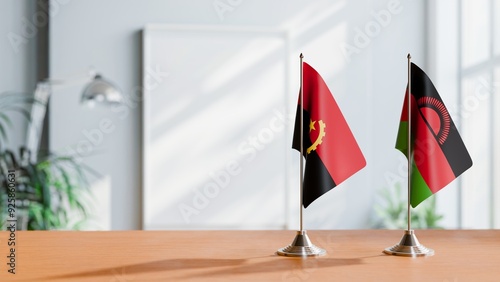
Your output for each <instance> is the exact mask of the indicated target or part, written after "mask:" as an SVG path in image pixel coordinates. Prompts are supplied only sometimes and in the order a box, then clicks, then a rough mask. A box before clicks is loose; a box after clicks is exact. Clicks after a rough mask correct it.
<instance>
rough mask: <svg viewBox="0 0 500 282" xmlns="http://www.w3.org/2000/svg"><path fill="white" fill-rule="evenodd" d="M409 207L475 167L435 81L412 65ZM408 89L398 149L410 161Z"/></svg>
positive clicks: (414, 205) (397, 142)
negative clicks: (409, 152)
mask: <svg viewBox="0 0 500 282" xmlns="http://www.w3.org/2000/svg"><path fill="white" fill-rule="evenodd" d="M411 94H412V95H411V129H412V132H411V139H412V140H411V143H412V150H411V154H412V155H413V162H412V173H411V191H410V203H411V206H412V207H416V206H417V205H418V204H420V203H421V202H422V201H424V200H425V199H427V198H428V197H430V196H431V195H432V194H434V193H436V192H437V191H439V190H441V189H442V188H443V187H445V186H446V185H448V184H449V183H450V182H451V181H453V180H454V179H455V178H457V177H458V176H459V175H460V174H462V173H463V172H464V171H466V170H467V169H469V168H470V167H471V166H472V159H471V157H470V156H469V153H468V152H467V149H466V148H465V145H464V142H463V141H462V138H461V137H460V135H459V134H458V131H457V128H456V127H455V124H454V123H453V120H452V119H451V117H450V114H449V112H448V110H447V109H446V107H445V105H444V103H443V100H441V97H440V96H439V94H438V92H437V90H436V88H435V87H434V85H433V84H432V81H431V80H430V79H429V77H427V75H426V74H425V72H424V71H422V70H421V69H420V68H419V67H418V66H417V65H415V64H413V63H412V64H411ZM407 101H408V88H407V89H406V97H405V102H404V106H403V112H402V114H401V122H400V124H399V132H398V137H397V140H396V149H398V150H400V151H401V152H403V154H405V156H406V157H408V102H407Z"/></svg>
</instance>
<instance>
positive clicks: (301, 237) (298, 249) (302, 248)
mask: <svg viewBox="0 0 500 282" xmlns="http://www.w3.org/2000/svg"><path fill="white" fill-rule="evenodd" d="M303 58H304V56H303V55H302V53H301V54H300V230H299V231H297V235H296V236H295V239H294V240H293V242H292V243H291V244H290V245H288V246H286V247H284V248H281V249H279V250H278V251H277V254H278V255H280V256H289V257H311V256H322V255H325V254H326V251H325V250H323V249H321V248H319V247H317V246H315V245H314V244H313V243H311V240H310V239H309V237H308V236H307V231H306V230H304V229H303V224H302V211H303V209H304V207H303V196H304V152H303V150H304V91H303V90H304V89H303V88H304V87H303V86H304V85H303V70H302V67H303V64H302V60H303Z"/></svg>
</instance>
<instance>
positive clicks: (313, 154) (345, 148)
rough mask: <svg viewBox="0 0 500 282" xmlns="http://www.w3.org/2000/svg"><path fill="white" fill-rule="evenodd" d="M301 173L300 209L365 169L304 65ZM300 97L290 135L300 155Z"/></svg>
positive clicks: (320, 84)
mask: <svg viewBox="0 0 500 282" xmlns="http://www.w3.org/2000/svg"><path fill="white" fill-rule="evenodd" d="M302 79H303V85H302V87H303V89H304V105H303V108H304V122H303V126H304V150H303V152H304V158H305V159H306V166H305V172H304V190H303V205H304V207H306V208H307V206H309V205H310V204H311V203H312V202H313V201H314V200H316V199H317V198H319V197H320V196H321V195H323V194H324V193H326V192H328V191H329V190H330V189H332V188H333V187H335V186H337V185H339V184H340V183H341V182H342V181H344V180H346V179H347V178H349V177H350V176H351V175H353V174H354V173H356V172H357V171H359V170H360V169H362V168H363V167H364V166H365V165H366V161H365V158H364V157H363V154H362V153H361V150H360V149H359V146H358V144H357V143H356V140H355V139H354V136H353V135H352V132H351V130H350V129H349V126H348V125H347V122H346V121H345V119H344V116H343V115H342V113H341V112H340V109H339V106H338V105H337V103H336V102H335V100H334V99H333V96H332V94H331V93H330V90H329V89H328V86H326V83H325V81H323V79H322V78H321V76H320V75H319V74H318V73H317V72H316V70H315V69H313V68H312V67H311V66H309V65H308V64H307V63H303V78H302ZM300 107H301V105H300V97H299V105H298V107H297V115H296V118H295V130H294V134H293V145H292V147H293V148H294V149H297V150H298V151H300Z"/></svg>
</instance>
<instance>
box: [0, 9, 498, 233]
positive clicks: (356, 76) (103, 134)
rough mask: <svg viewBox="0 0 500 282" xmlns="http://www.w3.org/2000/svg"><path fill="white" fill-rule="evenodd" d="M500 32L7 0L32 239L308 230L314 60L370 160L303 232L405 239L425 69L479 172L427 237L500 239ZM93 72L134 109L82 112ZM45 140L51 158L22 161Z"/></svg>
mask: <svg viewBox="0 0 500 282" xmlns="http://www.w3.org/2000/svg"><path fill="white" fill-rule="evenodd" d="M499 18H500V3H498V1H494V0H475V1H472V0H460V1H455V0H442V1H430V0H376V1H368V0H359V1H347V0H335V1H331V0H315V1H299V0H292V1H290V0H288V1H285V0H275V1H264V0H252V1H246V0H196V1H195V0H189V1H174V0H162V1H160V0H142V1H138V0H105V1H102V0H101V1H97V0H86V1H83V0H21V1H19V0H0V58H1V63H2V68H1V69H0V72H1V77H2V79H1V84H0V92H1V93H2V94H1V95H2V96H0V97H2V99H0V105H1V109H0V110H1V112H0V131H4V133H2V139H1V142H2V144H1V146H0V149H1V150H2V162H3V163H2V164H4V167H9V166H14V163H16V167H20V169H19V170H18V174H17V177H18V178H19V183H20V184H19V189H20V190H19V191H18V199H20V198H21V200H19V201H20V202H21V203H22V204H23V205H21V206H22V207H24V209H25V211H24V214H25V217H26V222H27V225H26V227H27V228H29V229H80V230H128V229H146V230H151V229H297V228H298V212H299V185H298V171H299V165H298V163H299V153H298V152H296V151H293V150H292V149H291V136H292V132H293V119H294V116H295V109H296V102H297V97H298V89H299V82H300V77H299V54H300V53H303V54H304V60H305V61H306V62H307V63H309V64H310V65H311V66H313V67H314V68H315V69H316V70H317V71H318V72H319V73H320V74H321V75H322V77H323V78H324V80H325V81H326V83H327V84H328V86H329V88H330V90H331V92H332V93H333V95H334V97H335V99H336V101H337V103H338V105H339V107H340V108H341V110H342V112H343V114H344V116H345V118H346V120H347V122H348V123H349V125H350V127H351V130H352V131H353V134H354V136H355V137H356V139H357V141H358V143H359V145H360V147H361V150H362V151H363V153H364V155H365V158H366V160H367V166H366V167H365V168H364V169H362V170H361V171H359V172H358V173H356V174H355V175H353V176H352V177H351V178H349V179H348V180H347V181H345V182H344V183H342V184H341V185H339V186H338V187H336V188H335V189H333V190H331V191H330V192H328V193H327V194H325V195H323V196H322V197H321V198H319V199H318V200H316V201H315V202H314V203H313V204H312V205H311V206H310V207H308V208H307V209H306V210H305V212H304V222H305V224H304V227H305V228H306V229H370V228H405V222H406V219H405V218H404V217H405V208H406V199H405V197H406V159H405V158H404V157H403V155H402V154H401V153H400V152H398V151H397V150H395V149H394V144H395V140H396V133H397V130H398V124H399V118H400V114H401V109H402V105H403V98H404V90H405V87H406V84H407V59H406V55H407V54H408V53H411V55H412V61H413V62H414V63H416V64H417V65H419V66H420V67H421V68H422V69H423V70H424V71H426V73H427V74H428V75H429V77H430V78H431V79H432V80H433V82H434V84H435V86H436V88H437V89H438V91H439V93H440V95H441V97H442V98H443V101H444V102H445V104H446V106H447V107H448V110H449V111H450V114H451V116H452V119H453V120H454V122H455V124H456V125H457V127H458V128H459V131H460V134H461V136H462V138H463V140H464V142H465V144H466V146H467V148H468V150H469V153H470V154H471V157H472V159H473V162H474V165H473V166H472V168H471V169H469V170H467V171H466V172H465V173H464V174H463V175H462V176H460V177H459V178H458V179H457V180H455V181H454V182H452V183H451V184H450V185H448V186H447V187H446V188H444V189H443V190H441V191H440V192H439V193H437V194H436V195H435V196H434V197H432V198H431V199H429V200H427V201H426V202H425V203H424V204H422V205H420V206H419V207H418V208H416V209H414V210H413V216H414V219H413V220H414V222H415V226H416V227H418V228H450V229H489V228H500V177H499V175H498V173H495V171H498V170H499V169H500V131H499V130H498V127H499V125H500V114H499V112H500V111H499V110H500V99H499V98H498V95H499V94H500V92H499V91H500V20H498V19H499ZM89 69H91V70H95V71H97V72H98V73H100V74H101V75H102V77H103V78H105V79H106V81H107V82H109V83H111V84H112V86H113V89H117V91H119V92H120V95H121V101H120V103H100V102H102V101H100V100H103V98H102V97H101V98H99V97H98V98H97V99H96V101H95V103H94V105H93V106H92V105H89V103H82V91H84V87H85V86H86V83H87V82H86V81H85V80H79V79H75V78H79V77H85V76H87V73H88V71H89ZM92 77H93V76H91V78H92ZM47 78H50V79H52V81H55V80H54V79H59V81H60V82H61V83H59V84H58V85H55V84H54V85H53V84H52V83H51V84H50V88H49V89H48V90H46V91H45V93H48V95H50V97H49V98H48V104H47V111H46V113H44V112H43V111H44V109H45V105H44V104H43V103H40V102H39V101H38V99H35V100H32V98H33V97H35V96H34V93H35V92H36V91H35V89H38V90H39V89H40V88H37V85H38V86H40V82H42V81H44V80H45V79H47ZM19 97H21V98H19ZM30 97H31V98H30ZM18 98H19V99H20V100H19V99H18ZM35 98H36V97H35ZM16 99H17V100H16ZM40 107H41V108H42V109H43V110H42V111H41V113H39V114H38V115H33V112H35V111H36V108H39V109H40ZM35 123H39V124H42V125H43V126H40V128H38V129H37V130H36V131H34V132H36V134H35V135H37V136H39V138H40V147H39V148H35V149H32V150H29V146H28V149H26V150H24V151H20V148H23V147H24V146H27V145H29V144H28V143H29V140H30V137H29V135H30V134H29V133H28V132H29V131H30V128H32V126H31V125H32V124H35ZM6 152H12V155H13V157H10V156H11V155H10V154H6ZM26 152H29V153H30V154H31V155H35V156H36V155H38V157H37V158H33V157H31V158H30V157H25V156H24V157H23V153H26ZM12 158H14V159H15V160H17V161H16V162H13V161H12ZM23 181H24V182H23ZM5 183H6V182H5V179H4V182H2V185H4V186H5V185H6V184H5ZM22 183H24V184H22ZM33 183H35V184H33ZM3 191H4V192H2V193H3V194H2V203H1V205H0V206H1V207H2V209H3V210H5V208H4V207H5V205H6V197H7V194H6V192H5V187H4V189H3ZM18 216H20V215H18Z"/></svg>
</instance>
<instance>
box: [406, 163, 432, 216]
mask: <svg viewBox="0 0 500 282" xmlns="http://www.w3.org/2000/svg"><path fill="white" fill-rule="evenodd" d="M430 196H432V191H431V189H429V186H427V184H426V183H425V180H424V179H423V178H422V175H421V174H420V171H419V170H418V168H417V167H416V165H415V162H413V164H412V173H411V191H410V204H411V206H412V207H416V206H418V204H420V203H421V202H423V201H424V200H425V199H427V198H429V197H430Z"/></svg>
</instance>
